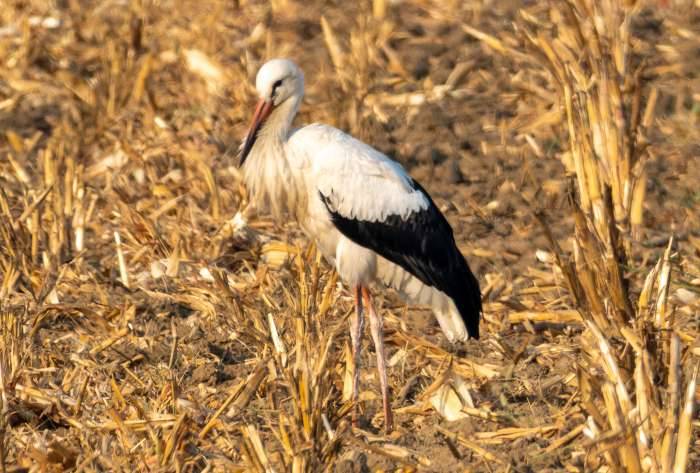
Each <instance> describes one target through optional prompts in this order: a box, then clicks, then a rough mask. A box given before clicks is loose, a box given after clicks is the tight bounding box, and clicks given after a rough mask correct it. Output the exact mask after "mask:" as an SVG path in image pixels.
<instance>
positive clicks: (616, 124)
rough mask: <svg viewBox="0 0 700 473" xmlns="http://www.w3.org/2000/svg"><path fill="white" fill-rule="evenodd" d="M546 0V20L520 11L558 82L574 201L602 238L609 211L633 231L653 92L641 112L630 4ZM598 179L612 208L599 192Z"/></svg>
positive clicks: (638, 218) (639, 65)
mask: <svg viewBox="0 0 700 473" xmlns="http://www.w3.org/2000/svg"><path fill="white" fill-rule="evenodd" d="M633 3H634V2H633ZM554 4H555V5H556V6H555V7H553V8H552V9H551V10H550V18H551V20H552V22H551V23H547V24H543V22H541V21H537V22H535V20H533V19H532V18H531V17H529V16H528V15H523V18H524V20H525V21H524V26H523V30H524V31H525V37H526V38H527V40H528V41H529V43H530V44H531V45H532V46H533V47H534V50H535V51H536V54H537V56H538V57H539V58H540V60H541V61H542V62H543V64H545V65H546V67H547V68H548V69H549V71H550V73H551V74H552V76H553V77H554V79H555V83H556V85H557V88H558V90H559V99H560V102H561V106H562V107H563V108H564V111H565V116H566V126H565V128H566V132H567V134H568V143H569V150H570V153H571V156H572V157H573V163H574V169H575V175H576V182H577V191H578V195H579V198H580V202H581V208H582V210H583V212H584V213H585V214H586V215H589V216H590V217H591V223H592V224H593V228H594V229H595V231H596V232H597V233H598V236H599V237H601V239H602V240H603V241H605V242H606V243H608V244H609V243H610V242H608V241H607V233H608V232H607V229H606V227H607V225H608V223H607V222H608V221H609V220H610V219H614V221H615V222H616V224H617V225H619V226H621V228H623V229H624V230H625V231H627V230H628V229H630V227H631V231H632V233H633V234H634V235H638V234H639V230H640V229H641V225H642V205H643V199H644V196H645V192H644V190H645V185H646V182H645V177H646V175H645V172H644V161H645V156H646V155H645V151H644V149H645V145H644V143H645V139H644V135H643V132H644V128H645V127H646V126H648V125H649V124H650V123H651V120H650V119H646V117H647V116H649V115H651V113H652V112H653V100H652V101H649V105H648V107H647V110H646V112H644V114H642V106H643V103H642V96H643V92H644V87H643V86H644V84H643V77H642V73H643V70H644V61H639V60H638V58H636V57H635V56H634V54H633V48H632V46H631V33H630V24H631V20H632V18H633V16H634V14H635V12H636V8H637V7H635V6H632V7H625V6H623V5H622V4H621V2H618V1H615V0H603V1H595V0H570V1H559V2H554ZM554 25H556V28H555V27H554ZM642 116H644V117H645V120H644V121H643V122H642ZM606 186H607V187H609V188H610V190H611V192H610V195H611V198H612V204H613V205H612V209H608V208H607V207H606V205H605V202H604V200H603V193H604V188H605V187H606ZM611 211H612V215H609V214H610V212H611Z"/></svg>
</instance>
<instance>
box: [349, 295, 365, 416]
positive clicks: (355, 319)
mask: <svg viewBox="0 0 700 473" xmlns="http://www.w3.org/2000/svg"><path fill="white" fill-rule="evenodd" d="M364 326H365V314H364V311H363V307H362V289H361V286H359V285H358V286H356V287H355V312H354V313H353V314H352V315H351V316H350V339H351V340H352V402H353V403H354V404H355V407H353V411H352V425H354V426H355V427H357V409H358V406H357V399H358V397H359V394H360V347H361V346H362V330H363V329H364Z"/></svg>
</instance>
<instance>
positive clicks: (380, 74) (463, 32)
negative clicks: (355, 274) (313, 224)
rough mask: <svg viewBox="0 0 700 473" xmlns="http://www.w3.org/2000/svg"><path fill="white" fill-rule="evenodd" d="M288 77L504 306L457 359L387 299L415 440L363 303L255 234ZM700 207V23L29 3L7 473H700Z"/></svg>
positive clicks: (258, 5)
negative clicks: (258, 118)
mask: <svg viewBox="0 0 700 473" xmlns="http://www.w3.org/2000/svg"><path fill="white" fill-rule="evenodd" d="M618 3H620V5H618ZM622 4H624V6H623V5H622ZM272 57H290V58H292V59H294V60H295V61H296V62H297V63H298V64H299V65H300V66H301V67H302V68H303V69H304V72H305V76H306V90H307V92H306V98H305V100H304V104H303V105H302V108H301V112H300V116H299V118H298V119H297V123H298V124H303V123H311V122H315V121H318V122H325V123H328V124H331V125H334V126H337V127H340V128H342V129H344V130H346V131H348V132H351V133H352V134H354V135H355V136H357V137H358V138H361V139H363V140H365V141H367V142H368V143H371V144H372V145H373V146H375V147H376V148H377V149H379V150H381V151H383V152H385V153H387V154H388V155H390V156H392V157H393V158H395V159H396V160H398V161H400V162H401V163H402V164H403V165H404V166H405V167H406V168H407V169H408V170H409V171H410V173H411V174H412V175H413V176H414V177H415V178H416V179H418V180H420V181H421V183H422V184H423V185H424V187H426V189H428V190H429V191H430V193H431V194H432V195H433V197H434V198H435V200H436V202H437V203H438V204H439V206H440V207H441V209H442V210H443V211H444V213H445V215H446V217H447V218H448V219H449V221H450V223H451V224H452V226H453V227H454V230H455V237H456V239H457V241H458V243H459V245H460V248H461V250H462V252H463V253H464V254H465V255H466V257H467V259H468V260H469V262H470V265H471V267H472V269H473V270H474V272H475V274H476V275H477V277H478V278H479V281H480V283H481V288H482V293H483V300H484V309H485V316H484V320H483V322H482V328H481V331H482V337H481V339H480V340H479V341H470V342H468V343H466V344H464V345H462V346H458V347H454V346H450V345H449V344H448V343H447V342H446V341H445V339H444V337H443V336H442V334H441V333H440V330H439V327H438V325H437V323H436V322H435V321H434V320H433V319H432V316H430V314H429V313H428V311H426V310H424V309H423V308H421V307H413V306H411V307H407V306H406V305H405V304H403V303H402V302H401V301H399V300H398V298H397V297H396V295H395V294H394V293H393V292H391V291H388V290H387V291H379V292H377V301H378V304H379V307H380V310H381V313H382V314H383V315H384V319H385V332H386V341H387V343H388V358H389V366H390V368H389V381H390V384H391V390H392V393H393V399H394V403H393V409H394V411H395V415H396V419H395V420H396V429H395V431H394V432H393V433H391V434H388V435H385V434H384V432H383V425H384V422H383V413H382V408H381V395H380V394H379V386H378V378H377V374H376V370H375V369H374V366H375V356H374V353H373V348H372V343H371V339H370V338H369V337H368V336H366V337H365V340H364V354H363V364H364V366H365V367H366V369H364V370H363V371H362V378H361V389H362V392H361V395H360V409H361V412H362V417H361V418H362V421H361V423H360V426H359V428H353V427H351V424H350V415H349V413H350V412H351V408H352V406H351V404H350V402H349V401H348V399H349V390H350V378H351V373H349V371H348V369H349V368H348V361H349V353H350V345H349V331H348V314H349V313H350V311H351V310H352V308H353V304H352V297H351V295H350V294H349V292H348V291H347V288H344V287H342V285H340V284H339V282H338V278H337V275H336V274H335V272H334V271H333V269H332V268H331V267H330V266H328V265H327V264H326V263H325V262H324V261H322V260H321V258H320V256H319V255H318V253H317V252H316V251H315V248H314V247H313V245H312V244H311V242H309V241H308V240H307V239H306V238H304V237H303V235H302V234H301V232H300V230H299V229H298V227H297V226H296V225H295V224H294V223H292V222H274V221H273V220H271V219H270V218H269V217H267V216H266V215H265V214H257V215H252V214H249V213H248V207H247V201H246V192H245V188H244V187H243V185H242V183H241V178H240V174H239V171H238V168H237V163H238V160H237V150H238V146H239V143H240V140H241V139H242V138H243V136H244V134H245V132H246V128H247V126H248V124H249V119H250V115H251V113H252V110H253V107H254V104H255V101H256V94H255V89H254V85H253V83H254V78H255V73H256V71H257V69H258V67H259V66H260V65H261V64H262V63H263V62H264V61H265V60H266V59H269V58H272ZM698 183H700V2H699V1H698V0H654V1H645V2H635V1H634V0H630V1H625V2H615V1H614V0H600V1H597V0H569V1H566V0H552V1H549V2H533V1H523V2H516V1H513V0H509V1H503V2H493V1H489V0H465V1H462V2H456V1H444V2H442V1H422V0H398V1H384V0H374V1H368V0H362V1H360V2H321V1H314V0H310V1H305V2H302V1H293V0H275V1H271V2H249V1H244V0H235V1H224V0H199V1H192V0H133V1H127V0H104V1H100V2H94V1H87V0H3V3H2V6H1V7H0V331H1V332H2V334H1V336H0V465H2V466H1V468H2V469H1V470H0V471H2V472H3V473H5V472H15V473H18V472H25V471H26V472H29V471H31V472H35V471H37V472H38V471H42V472H43V471H76V472H77V471H81V472H82V471H125V472H131V471H148V472H154V471H177V472H180V471H256V472H271V471H277V472H280V471H293V472H302V471H339V472H364V471H439V472H442V471H444V472H447V471H478V472H494V471H504V472H505V471H517V472H554V471H557V472H558V471H566V472H584V471H600V472H617V471H634V472H641V471H644V472H678V473H680V472H683V471H688V472H697V471H700V434H699V432H700V420H699V419H700V418H699V417H698V413H697V411H698V409H697V408H696V406H695V405H696V404H697V402H698V401H700V389H698V386H697V377H698V370H699V366H700V189H699V187H698Z"/></svg>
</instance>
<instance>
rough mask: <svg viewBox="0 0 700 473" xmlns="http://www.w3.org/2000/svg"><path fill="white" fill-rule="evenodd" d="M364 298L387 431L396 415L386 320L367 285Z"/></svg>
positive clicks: (363, 292)
mask: <svg viewBox="0 0 700 473" xmlns="http://www.w3.org/2000/svg"><path fill="white" fill-rule="evenodd" d="M362 299H363V301H364V303H365V306H366V307H367V310H369V327H370V330H371V332H372V338H373V339H374V349H375V351H376V352H377V370H378V371H379V384H380V385H381V388H382V401H383V402H384V422H385V428H386V432H387V433H389V432H391V431H392V430H393V428H394V415H393V413H392V411H391V402H390V400H389V382H388V380H387V375H386V357H385V353H384V321H383V320H382V318H381V317H380V316H379V314H377V312H376V311H375V310H374V304H373V303H372V296H371V295H370V293H369V291H368V290H367V288H366V287H363V288H362Z"/></svg>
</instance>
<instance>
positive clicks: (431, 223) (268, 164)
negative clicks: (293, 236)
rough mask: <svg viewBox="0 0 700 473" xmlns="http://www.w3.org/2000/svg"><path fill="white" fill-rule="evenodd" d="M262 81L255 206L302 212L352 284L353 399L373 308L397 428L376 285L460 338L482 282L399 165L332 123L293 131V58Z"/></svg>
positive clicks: (251, 179) (300, 81) (250, 170)
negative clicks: (426, 311)
mask: <svg viewBox="0 0 700 473" xmlns="http://www.w3.org/2000/svg"><path fill="white" fill-rule="evenodd" d="M255 86H256V89H257V91H258V94H259V96H260V101H259V102H258V105H257V108H256V110H255V115H254V116H253V120H252V124H251V126H250V129H249V131H248V135H247V137H246V139H245V142H244V143H243V144H242V146H241V158H240V159H241V161H240V162H241V166H242V170H243V177H244V180H245V184H246V187H247V189H248V192H249V194H250V199H251V202H253V203H254V204H255V205H257V206H258V207H263V208H268V209H269V210H270V211H271V213H272V215H273V216H274V217H275V218H277V219H281V218H282V217H283V215H284V214H285V213H287V214H290V215H291V216H293V217H295V218H296V220H297V221H298V223H299V225H300V226H301V228H302V229H303V230H304V231H305V233H306V234H307V235H308V236H309V237H311V238H312V239H314V240H315V241H316V243H317V246H318V248H319V249H320V251H321V253H322V254H323V256H324V257H325V258H326V259H327V260H328V262H329V263H330V264H332V265H334V266H335V268H336V270H337V271H338V274H339V275H340V277H341V279H342V280H343V282H344V283H345V284H346V285H347V286H348V287H349V288H352V291H353V295H354V298H355V312H354V314H353V315H352V317H351V321H350V336H351V339H352V351H353V362H352V363H353V374H354V377H353V395H352V397H353V401H354V402H357V396H358V388H359V368H360V347H361V334H362V330H363V326H364V310H365V309H366V310H367V311H368V312H369V319H370V329H371V333H372V338H373V339H374V345H375V349H376V354H377V368H378V370H379V380H380V384H381V390H382V398H383V402H384V416H385V427H386V430H387V431H391V430H392V426H393V416H392V411H391V407H390V401H389V393H388V383H387V375H386V360H385V354H384V340H383V333H382V319H381V318H380V317H379V316H378V315H377V313H376V312H375V309H374V306H373V303H372V297H371V296H370V292H369V288H370V285H371V284H372V283H374V282H379V283H383V284H384V285H386V286H390V287H392V288H394V289H396V290H397V291H398V292H399V293H400V294H401V295H402V296H403V297H404V298H405V299H407V300H408V301H411V302H415V303H419V304H427V305H429V306H431V307H432V309H433V313H434V314H435V317H436V318H437V321H438V323H439V324H440V327H441V329H442V331H443V333H444V334H445V336H446V337H447V339H448V340H449V341H450V342H456V341H460V340H467V339H468V338H469V337H472V338H479V318H480V314H481V312H482V308H481V295H480V290H479V283H478V281H477V279H476V278H475V277H474V275H473V274H472V272H471V270H470V269H469V266H468V264H467V262H466V260H465V259H464V256H462V254H461V253H460V251H459V249H458V248H457V245H456V244H455V240H454V236H453V234H452V228H451V227H450V224H449V223H448V222H447V220H446V219H445V217H444V216H443V215H442V213H441V212H440V210H439V209H438V208H437V206H436V205H435V203H434V202H433V200H432V199H431V198H430V196H429V195H428V193H427V192H426V191H425V189H423V188H422V187H421V185H420V184H418V182H416V181H415V180H414V179H411V177H410V176H409V175H408V174H407V173H406V171H405V170H404V169H403V167H402V166H401V165H400V164H398V163H396V162H395V161H392V160H391V159H389V158H388V157H387V156H385V155H384V154H382V153H380V152H379V151H377V150H375V149H374V148H372V147H370V146H368V145H366V144H365V143H363V142H361V141H359V140H356V139H355V138H353V137H351V136H349V135H347V134H345V133H343V132H342V131H340V130H338V129H336V128H333V127H330V126H326V125H320V124H313V125H308V126H305V127H303V128H298V129H292V121H293V120H294V117H295V115H296V113H297V110H298V109H299V105H300V103H301V100H302V97H303V95H304V75H303V73H302V72H301V70H300V69H299V68H298V67H297V66H296V64H294V63H293V62H291V61H289V60H286V59H273V60H271V61H269V62H267V63H266V64H264V65H263V66H262V67H261V68H260V71H259V72H258V75H257V78H256V84H255ZM353 422H355V423H356V416H355V415H353Z"/></svg>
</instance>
